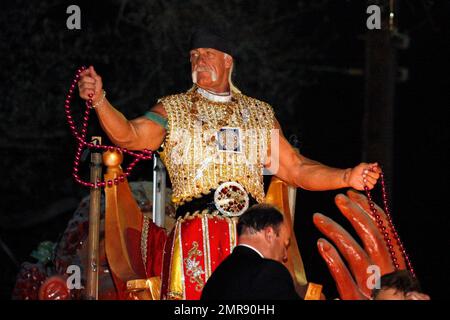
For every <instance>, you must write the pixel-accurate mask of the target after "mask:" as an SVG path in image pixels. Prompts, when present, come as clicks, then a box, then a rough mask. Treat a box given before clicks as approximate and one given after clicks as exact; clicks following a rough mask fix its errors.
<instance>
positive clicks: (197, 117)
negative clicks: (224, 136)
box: [190, 92, 237, 130]
mask: <svg viewBox="0 0 450 320" xmlns="http://www.w3.org/2000/svg"><path fill="white" fill-rule="evenodd" d="M202 101H204V102H203V103H206V104H207V105H206V109H207V110H206V112H205V110H203V113H201V112H199V110H198V109H199V108H198V107H199V105H198V104H202ZM191 103H192V105H191V109H190V115H191V117H193V120H194V121H198V122H200V123H201V125H202V128H203V129H204V130H208V129H215V130H219V129H220V128H221V127H224V126H226V125H227V124H228V121H229V120H230V118H231V117H232V116H233V114H234V110H235V109H236V105H237V104H236V99H235V98H232V100H231V101H230V102H229V103H224V102H214V101H209V100H207V99H206V98H204V97H202V96H201V95H200V94H198V93H196V92H193V93H191ZM200 107H201V108H202V107H203V108H202V109H205V108H204V106H202V105H200ZM208 114H213V115H214V116H211V115H208Z"/></svg>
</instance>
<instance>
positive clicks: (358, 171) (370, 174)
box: [346, 162, 381, 191]
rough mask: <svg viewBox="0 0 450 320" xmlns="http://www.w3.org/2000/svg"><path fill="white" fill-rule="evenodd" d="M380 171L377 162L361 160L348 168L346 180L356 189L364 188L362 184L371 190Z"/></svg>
mask: <svg viewBox="0 0 450 320" xmlns="http://www.w3.org/2000/svg"><path fill="white" fill-rule="evenodd" d="M380 173H381V169H380V168H379V167H378V163H376V162H375V163H365V162H362V163H360V164H359V165H357V166H356V167H354V168H352V169H350V171H349V173H348V174H347V181H346V182H347V184H348V185H349V186H350V187H352V188H353V189H356V190H360V191H362V190H364V186H367V187H368V188H369V190H371V189H373V187H374V186H375V184H376V183H377V181H378V178H379V177H380Z"/></svg>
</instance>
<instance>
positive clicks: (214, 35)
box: [190, 26, 234, 56]
mask: <svg viewBox="0 0 450 320" xmlns="http://www.w3.org/2000/svg"><path fill="white" fill-rule="evenodd" d="M198 48H212V49H216V50H219V51H222V52H225V53H228V54H229V55H231V56H233V55H234V50H233V45H232V43H231V41H230V40H229V39H228V38H227V36H226V34H225V32H224V31H222V30H220V29H219V28H213V27H209V26H208V27H207V26H200V27H197V28H195V29H194V30H193V32H192V35H191V46H190V50H193V49H198Z"/></svg>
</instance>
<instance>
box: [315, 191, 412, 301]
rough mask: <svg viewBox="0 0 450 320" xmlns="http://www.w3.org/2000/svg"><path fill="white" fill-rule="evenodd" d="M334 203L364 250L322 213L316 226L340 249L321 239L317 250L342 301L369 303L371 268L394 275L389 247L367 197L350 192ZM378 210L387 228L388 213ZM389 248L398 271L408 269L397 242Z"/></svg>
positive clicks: (387, 230)
mask: <svg viewBox="0 0 450 320" xmlns="http://www.w3.org/2000/svg"><path fill="white" fill-rule="evenodd" d="M335 202H336V205H337V206H338V208H339V210H340V211H341V212H342V214H343V215H344V216H345V217H346V218H347V220H348V221H350V223H351V224H352V226H353V228H354V229H355V231H356V233H357V234H358V236H359V238H360V239H361V241H362V243H363V247H364V249H363V248H362V247H361V246H360V245H359V244H358V243H357V242H356V241H355V239H354V238H353V237H352V236H351V235H350V234H349V233H348V232H347V231H346V230H344V228H342V227H341V226H340V225H339V224H337V223H336V222H334V221H333V220H331V219H330V218H328V217H326V216H324V215H322V214H320V213H316V214H314V217H313V220H314V224H315V225H316V227H317V228H318V229H319V230H320V232H322V233H323V234H324V235H325V236H326V237H327V238H329V239H330V240H331V241H332V242H333V243H334V245H335V246H336V248H337V249H336V248H335V247H334V246H333V245H332V244H331V243H330V242H328V241H327V240H325V239H319V240H318V242H317V246H318V249H319V252H320V255H321V256H322V258H323V259H324V260H325V262H326V264H327V266H328V269H329V270H330V273H331V275H332V276H333V278H334V281H335V282H336V286H337V290H338V292H339V295H340V298H341V299H343V300H361V299H369V298H370V295H371V291H372V288H371V286H370V285H368V282H369V283H371V279H372V278H373V272H371V270H373V269H371V268H369V266H377V267H379V271H380V275H384V274H387V273H390V272H393V271H395V267H394V264H393V262H392V259H391V255H390V254H389V249H388V244H387V243H386V242H385V240H384V238H383V235H382V233H381V231H380V230H379V228H378V226H377V224H376V220H375V218H374V217H372V215H371V213H370V209H369V203H368V200H367V198H366V197H365V196H364V195H362V194H361V193H359V192H356V191H353V190H349V191H348V192H347V196H345V195H344V194H338V195H337V196H336V198H335ZM375 208H376V209H377V211H378V213H379V214H380V216H381V218H382V219H383V222H384V226H387V225H388V223H387V217H386V214H385V212H384V211H383V210H382V209H381V208H380V207H378V206H377V205H375ZM385 231H386V232H388V233H389V237H390V239H394V236H393V235H392V234H391V233H392V231H391V230H389V228H387V229H386V230H385ZM389 241H390V240H389ZM390 244H391V245H392V246H393V250H395V256H396V258H397V263H398V265H399V269H406V263H405V259H404V257H403V256H402V253H401V249H400V246H399V245H398V244H397V243H396V241H395V240H392V242H390ZM341 255H342V256H343V258H344V259H345V261H347V265H348V267H347V266H346V264H345V263H344V261H343V260H342V258H341ZM369 277H372V278H369ZM368 280H369V281H368Z"/></svg>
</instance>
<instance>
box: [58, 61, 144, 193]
mask: <svg viewBox="0 0 450 320" xmlns="http://www.w3.org/2000/svg"><path fill="white" fill-rule="evenodd" d="M84 70H86V67H85V66H82V67H81V68H79V69H78V70H77V73H76V75H75V78H74V79H73V81H72V84H71V85H70V89H69V92H68V94H67V96H66V100H65V105H64V108H65V112H66V118H67V123H68V124H69V127H70V130H71V131H72V135H73V136H74V137H75V139H76V140H77V149H76V150H77V151H76V153H75V160H74V162H73V171H72V176H73V177H74V179H75V181H76V182H78V183H79V184H81V185H83V186H85V187H90V188H103V187H106V186H108V187H111V186H113V185H117V184H119V183H120V182H123V181H125V177H128V176H129V175H130V174H131V171H132V170H133V168H134V167H135V166H136V164H137V163H138V162H139V161H141V160H150V159H151V158H152V156H153V152H152V151H151V150H147V149H144V150H143V151H142V152H134V151H129V150H128V149H126V148H120V147H115V146H106V145H96V144H94V143H91V142H87V141H86V133H87V126H88V121H89V114H90V112H91V110H92V94H91V95H89V97H90V99H89V100H88V101H86V110H85V111H84V115H83V121H82V124H81V133H80V132H78V131H77V128H76V126H75V122H74V120H73V116H72V111H71V108H70V103H71V101H72V98H73V92H74V90H75V86H76V85H77V83H78V81H79V80H80V74H81V72H83V71H84ZM84 148H89V149H96V150H102V151H107V150H109V151H114V150H117V151H119V152H122V153H126V154H129V155H130V156H132V157H134V159H133V161H132V162H131V163H130V164H129V165H128V167H127V168H126V170H125V171H124V173H123V174H122V175H120V176H119V177H118V178H115V179H114V180H107V181H97V182H96V183H93V182H88V181H84V180H82V179H81V178H80V176H79V175H78V172H79V166H80V159H81V153H82V151H83V149H84Z"/></svg>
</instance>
